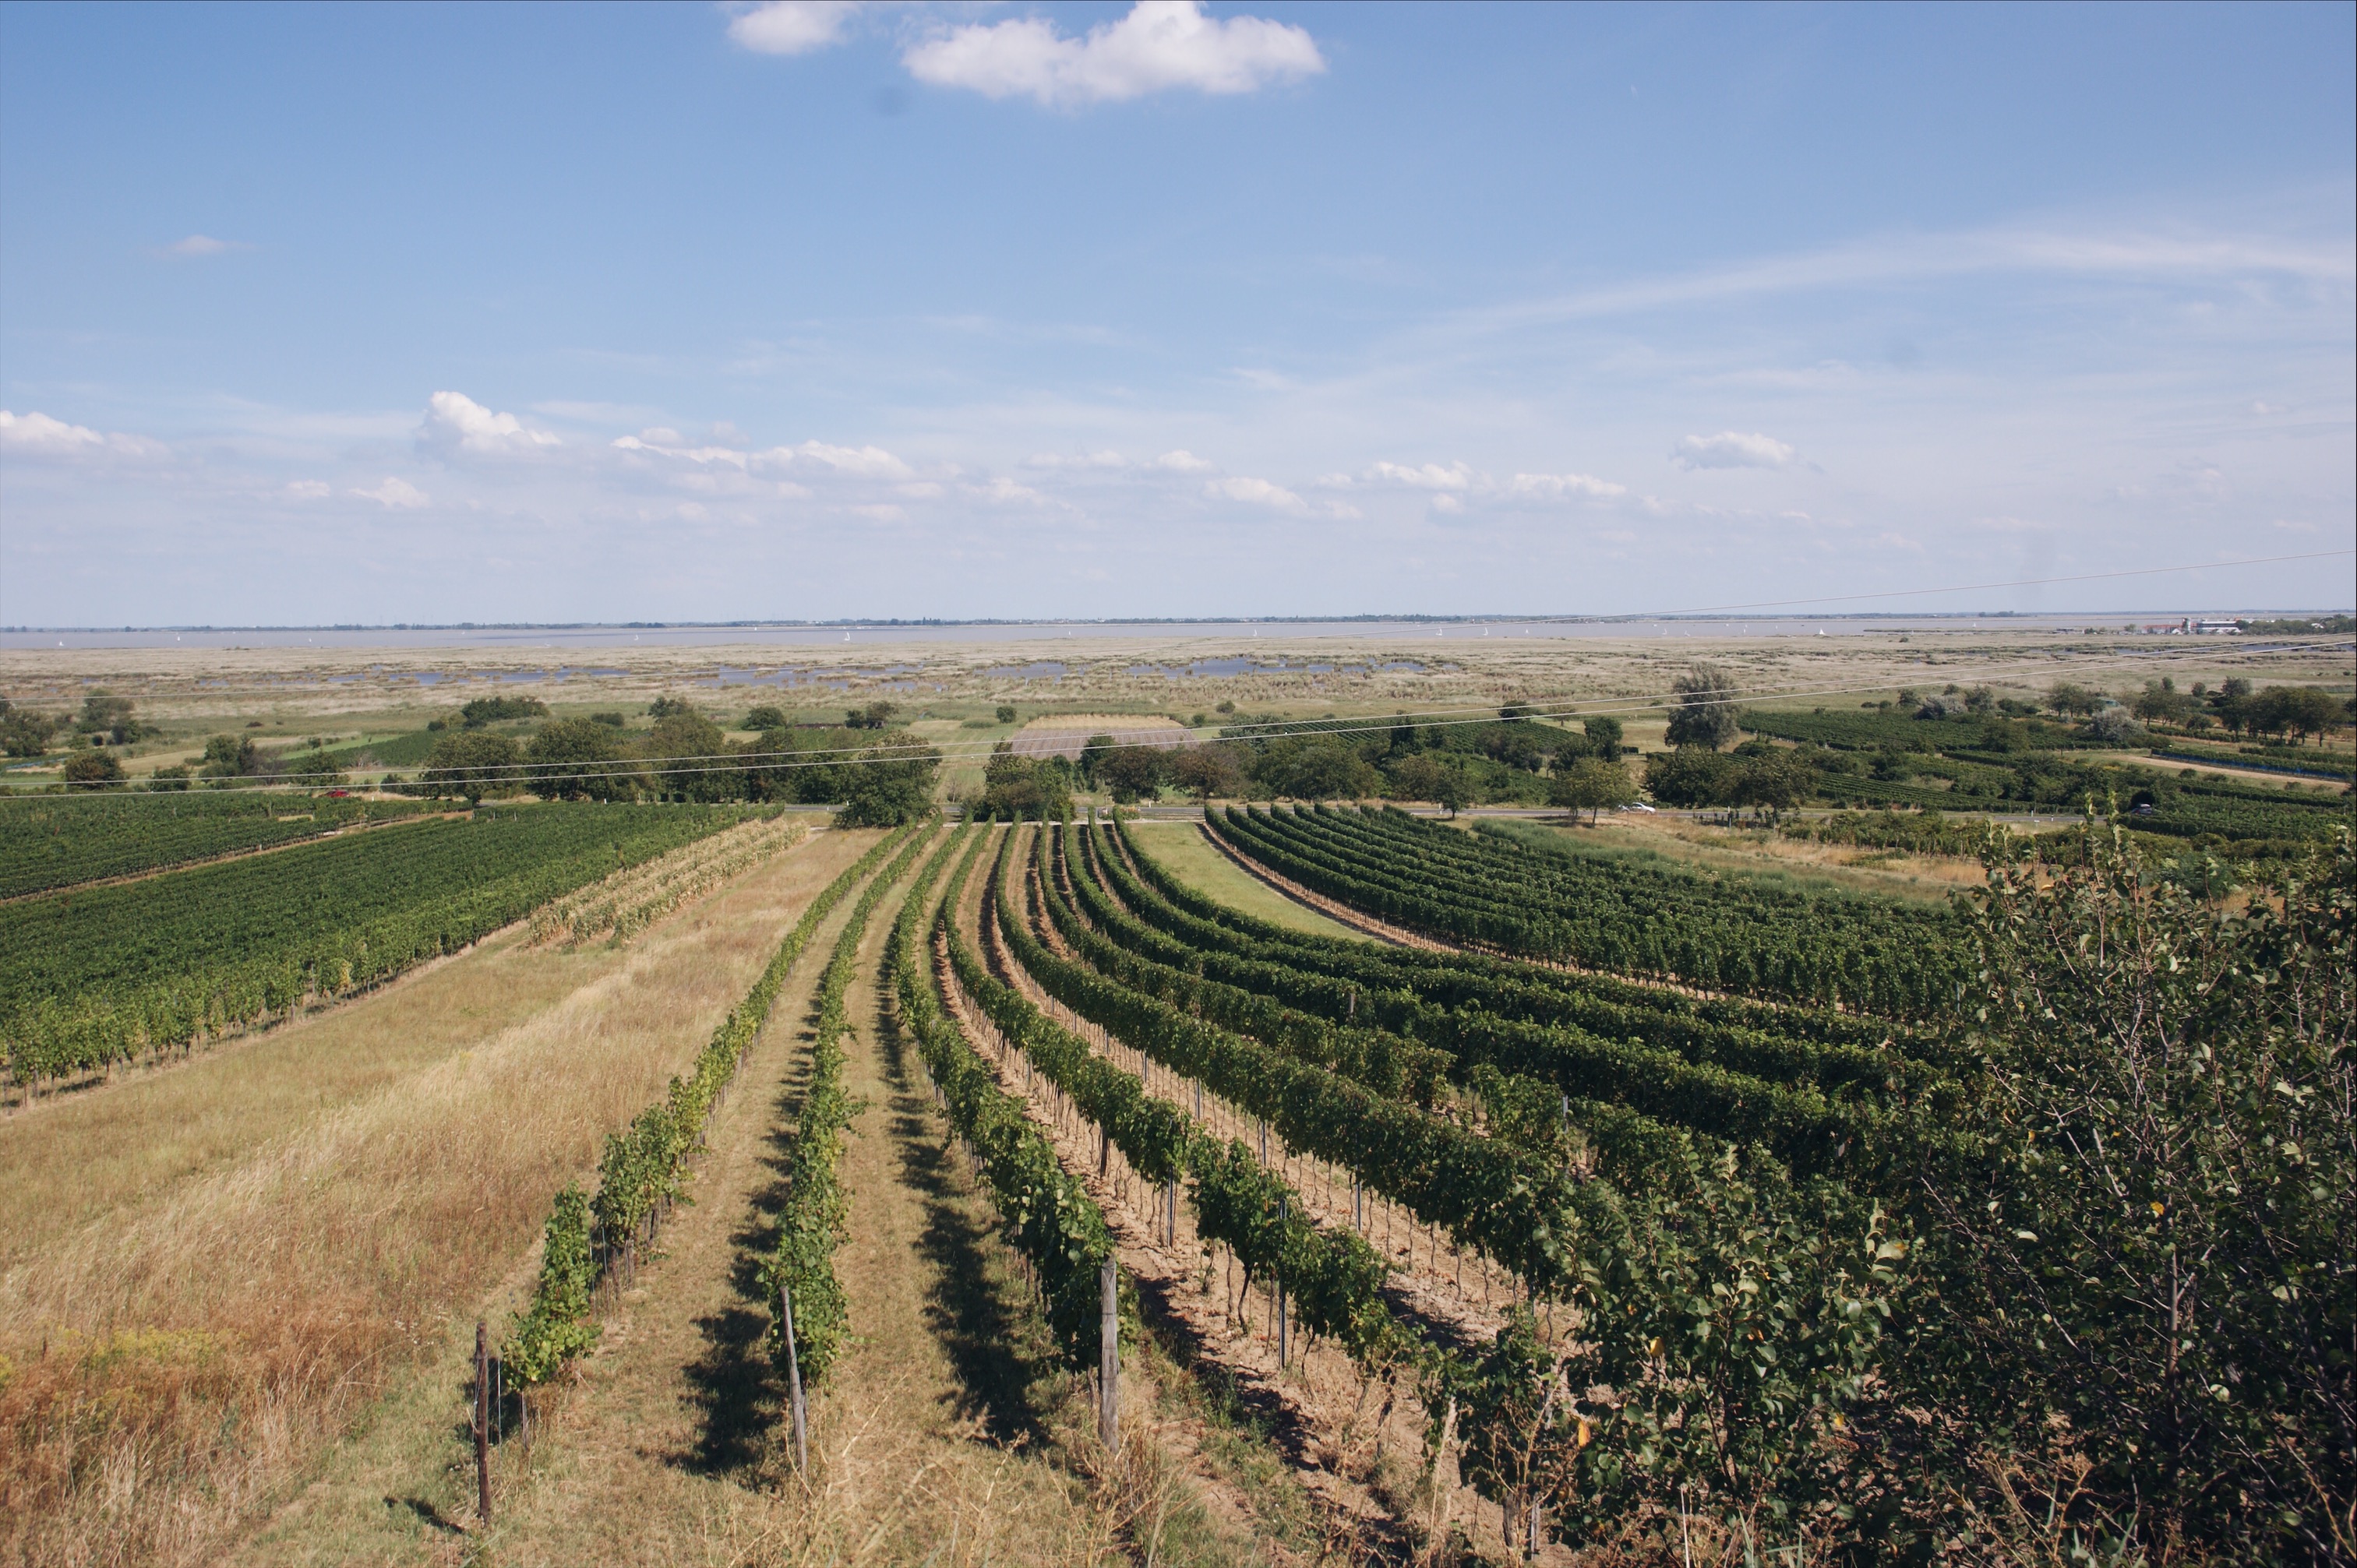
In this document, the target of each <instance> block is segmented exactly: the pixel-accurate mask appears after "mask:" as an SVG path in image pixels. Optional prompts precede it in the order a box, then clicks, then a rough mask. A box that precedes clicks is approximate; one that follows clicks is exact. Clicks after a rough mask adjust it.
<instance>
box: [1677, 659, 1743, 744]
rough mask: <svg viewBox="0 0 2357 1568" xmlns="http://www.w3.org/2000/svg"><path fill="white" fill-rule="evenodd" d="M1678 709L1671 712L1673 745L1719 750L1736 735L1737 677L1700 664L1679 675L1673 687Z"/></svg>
mask: <svg viewBox="0 0 2357 1568" xmlns="http://www.w3.org/2000/svg"><path fill="white" fill-rule="evenodd" d="M1670 689H1671V690H1672V691H1673V692H1674V693H1677V699H1678V702H1677V706H1675V707H1674V708H1672V709H1671V710H1670V726H1669V742H1670V745H1672V746H1675V747H1676V748H1678V749H1679V750H1681V751H1684V750H1686V749H1688V748H1689V747H1699V748H1701V749H1702V750H1705V751H1717V749H1718V748H1719V747H1720V746H1725V745H1727V743H1728V742H1729V741H1732V740H1733V739H1734V738H1735V736H1736V733H1737V730H1736V723H1735V698H1736V690H1735V678H1734V677H1733V676H1731V675H1729V674H1728V673H1727V671H1724V670H1721V669H1718V668H1717V667H1715V666H1713V665H1708V664H1697V665H1695V667H1694V668H1693V669H1691V670H1689V671H1686V672H1685V673H1684V674H1683V675H1681V676H1679V677H1678V678H1677V680H1676V681H1675V682H1672V684H1671V688H1670Z"/></svg>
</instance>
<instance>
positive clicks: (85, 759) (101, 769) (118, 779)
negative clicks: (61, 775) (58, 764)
mask: <svg viewBox="0 0 2357 1568" xmlns="http://www.w3.org/2000/svg"><path fill="white" fill-rule="evenodd" d="M65 779H66V788H67V789H122V788H123V764H122V763H120V762H118V761H116V760H115V757H114V753H113V752H111V751H104V750H95V749H93V750H91V751H79V752H76V753H75V754H74V755H73V756H72V757H69V758H67V760H66V766H65Z"/></svg>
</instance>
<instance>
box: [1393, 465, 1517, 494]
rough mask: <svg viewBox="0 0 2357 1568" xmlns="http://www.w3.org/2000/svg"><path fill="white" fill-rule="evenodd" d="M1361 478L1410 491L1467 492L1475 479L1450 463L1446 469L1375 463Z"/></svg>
mask: <svg viewBox="0 0 2357 1568" xmlns="http://www.w3.org/2000/svg"><path fill="white" fill-rule="evenodd" d="M1363 477H1364V478H1367V479H1368V480H1370V481H1372V482H1374V483H1377V484H1389V485H1405V486H1406V487H1407V488H1408V489H1412V490H1468V489H1472V488H1473V482H1474V479H1475V478H1477V476H1476V475H1475V474H1474V472H1473V470H1472V469H1470V468H1469V467H1466V466H1465V465H1464V464H1463V463H1451V464H1450V465H1449V466H1448V467H1446V468H1444V467H1441V466H1440V465H1439V464H1437V463H1420V464H1418V465H1416V466H1415V467H1405V466H1404V465H1402V464H1398V463H1377V464H1376V465H1375V466H1374V467H1372V468H1370V469H1368V470H1367V472H1366V474H1365V475H1364V476H1363ZM1483 477H1486V476H1483Z"/></svg>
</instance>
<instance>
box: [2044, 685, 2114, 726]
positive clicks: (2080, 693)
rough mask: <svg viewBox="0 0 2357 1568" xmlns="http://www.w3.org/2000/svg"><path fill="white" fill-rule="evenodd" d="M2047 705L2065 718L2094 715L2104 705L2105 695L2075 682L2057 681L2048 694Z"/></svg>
mask: <svg viewBox="0 0 2357 1568" xmlns="http://www.w3.org/2000/svg"><path fill="white" fill-rule="evenodd" d="M2046 705H2047V706H2048V707H2050V708H2052V709H2053V710H2054V711H2055V712H2056V713H2058V714H2061V715H2062V716H2063V717H2064V718H2066V719H2067V718H2072V717H2074V716H2078V715H2082V714H2092V713H2093V712H2094V711H2095V710H2096V709H2098V708H2100V707H2102V706H2103V705H2104V694H2103V693H2101V692H2097V691H2093V690H2090V689H2089V688H2087V687H2085V686H2082V685H2079V684H2078V683H2077V682H2071V681H2057V682H2054V684H2053V686H2052V688H2051V689H2050V690H2049V691H2048V692H2047V693H2046Z"/></svg>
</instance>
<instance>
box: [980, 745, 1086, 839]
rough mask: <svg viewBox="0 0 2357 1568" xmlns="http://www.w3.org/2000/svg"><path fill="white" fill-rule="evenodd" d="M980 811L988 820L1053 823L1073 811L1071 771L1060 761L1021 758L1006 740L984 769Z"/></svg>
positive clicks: (1058, 758) (1044, 758)
mask: <svg viewBox="0 0 2357 1568" xmlns="http://www.w3.org/2000/svg"><path fill="white" fill-rule="evenodd" d="M977 809H978V810H979V811H981V813H982V814H983V815H984V816H985V817H1005V818H1007V819H1009V820H1010V821H1013V822H1053V821H1055V820H1057V819H1058V818H1060V817H1062V816H1064V815H1066V814H1067V813H1069V812H1070V811H1071V809H1072V774H1071V768H1068V767H1067V766H1065V764H1064V760H1063V758H1061V757H1018V756H1017V755H1016V753H1015V747H1014V746H1012V745H1011V744H1010V743H1008V742H1006V741H1003V740H1002V741H1000V742H999V743H998V744H997V746H994V747H993V748H992V749H991V755H990V761H989V763H988V764H987V765H985V768H984V769H983V792H982V799H981V800H980V801H979V802H977Z"/></svg>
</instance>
